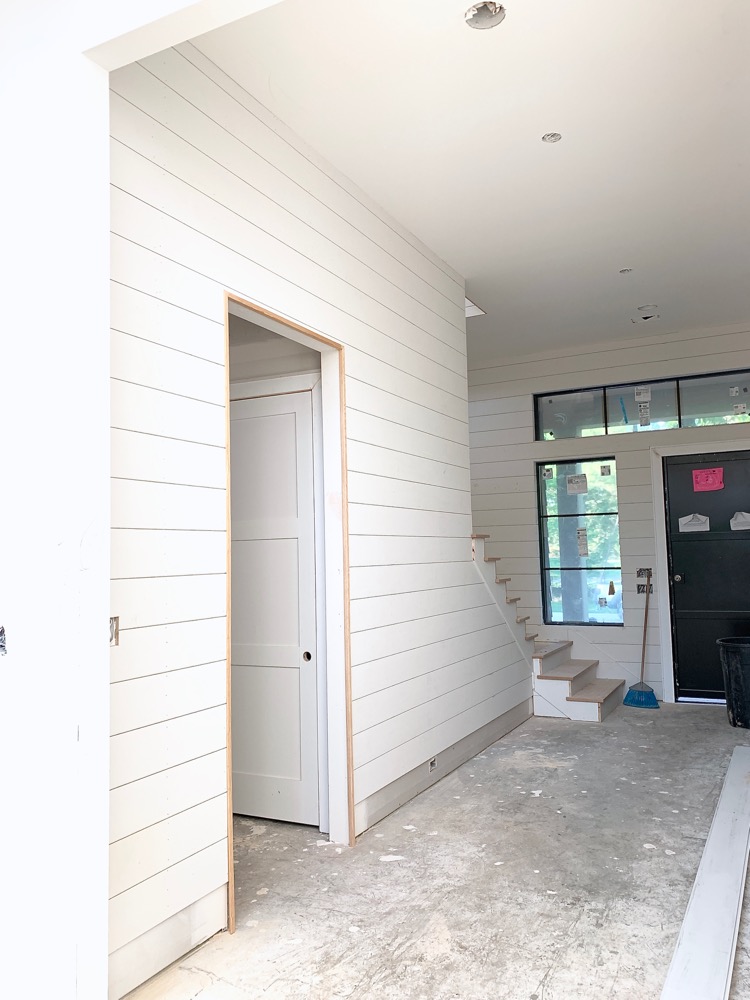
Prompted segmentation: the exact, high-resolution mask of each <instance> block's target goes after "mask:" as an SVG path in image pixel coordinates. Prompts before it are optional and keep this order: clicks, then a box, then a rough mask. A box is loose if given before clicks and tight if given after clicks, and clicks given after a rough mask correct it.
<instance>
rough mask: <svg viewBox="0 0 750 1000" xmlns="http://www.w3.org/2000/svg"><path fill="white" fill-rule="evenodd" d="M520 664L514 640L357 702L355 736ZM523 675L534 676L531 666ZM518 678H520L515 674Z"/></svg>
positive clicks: (524, 668) (525, 669) (354, 717)
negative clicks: (531, 674) (526, 673)
mask: <svg viewBox="0 0 750 1000" xmlns="http://www.w3.org/2000/svg"><path fill="white" fill-rule="evenodd" d="M519 662H520V654H519V651H518V646H517V645H516V643H515V642H514V641H513V640H512V639H511V640H510V641H509V642H508V643H506V645H505V646H503V647H501V648H500V649H490V650H487V651H486V652H484V653H479V654H477V655H476V656H467V657H466V658H465V659H463V660H459V661H458V662H456V663H450V664H447V665H446V666H444V667H440V668H436V669H434V670H432V671H430V673H429V674H421V675H420V676H418V677H414V678H411V679H409V680H405V681H403V682H402V683H400V684H397V685H395V686H394V687H390V688H387V689H385V690H381V691H378V692H376V693H374V694H372V695H369V696H368V697H365V698H359V699H357V700H356V701H355V702H354V706H353V716H352V727H353V731H354V733H355V734H360V733H364V732H365V731H366V730H368V729H370V728H372V727H374V726H378V725H381V724H382V723H383V722H384V721H387V720H389V719H391V718H395V717H396V716H398V715H402V714H404V713H406V712H408V711H411V710H412V709H416V708H418V707H419V706H420V705H424V704H426V703H427V702H430V701H434V700H435V699H436V698H439V697H441V696H442V695H446V694H449V693H451V692H458V691H460V690H461V689H462V688H464V687H466V686H467V685H469V684H472V683H474V682H475V681H478V680H480V679H481V678H483V677H487V676H488V675H490V674H497V673H498V671H503V670H504V669H505V668H506V667H508V666H509V665H510V664H513V663H519ZM519 670H521V676H523V672H524V671H526V672H529V673H530V672H531V668H530V667H529V666H528V664H526V665H524V666H523V668H521V667H519ZM514 676H516V674H514Z"/></svg>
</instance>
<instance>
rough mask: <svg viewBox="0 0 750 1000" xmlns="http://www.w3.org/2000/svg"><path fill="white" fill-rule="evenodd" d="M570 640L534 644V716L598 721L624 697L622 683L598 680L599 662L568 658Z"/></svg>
mask: <svg viewBox="0 0 750 1000" xmlns="http://www.w3.org/2000/svg"><path fill="white" fill-rule="evenodd" d="M572 648H573V643H572V642H571V641H566V642H540V643H536V644H535V648H534V655H533V659H532V663H533V675H534V714H535V715H541V716H548V717H554V718H566V719H573V720H575V721H576V722H601V721H602V720H603V719H605V718H606V717H607V715H609V713H610V712H612V711H613V710H614V709H615V708H617V706H618V705H619V704H621V702H622V699H623V694H624V688H625V682H624V681H622V680H616V679H609V678H605V677H598V676H597V670H598V666H599V661H598V660H577V659H572V658H571V657H570V653H571V651H572Z"/></svg>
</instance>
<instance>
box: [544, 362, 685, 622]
mask: <svg viewBox="0 0 750 1000" xmlns="http://www.w3.org/2000/svg"><path fill="white" fill-rule="evenodd" d="M667 381H673V380H672V379H668V380H667ZM628 384H629V383H628ZM545 395H549V393H545ZM586 462H594V463H596V464H598V465H607V464H608V463H612V464H613V465H614V466H615V488H616V489H617V459H616V457H615V456H614V455H606V456H599V455H595V456H593V457H590V458H583V457H577V458H560V459H557V458H555V459H550V460H541V461H537V462H535V463H534V464H535V473H536V496H537V519H536V520H537V530H538V533H539V583H540V590H541V594H542V622H543V624H544V625H560V626H563V627H567V626H576V627H578V626H581V627H584V626H585V627H588V628H624V626H625V611H624V607H623V608H622V611H621V618H622V621H619V622H592V621H567V620H565V619H564V620H562V621H553V620H552V610H551V608H550V601H549V598H548V588H547V575H548V574H549V573H550V572H552V571H553V570H559V571H560V572H562V570H563V567H562V566H560V567H557V566H555V567H551V566H549V565H548V562H549V550H548V546H547V543H546V541H545V530H544V522H545V520H549V519H550V518H551V517H552V518H567V517H612V516H615V515H616V516H617V517H618V525H617V534H618V547H619V549H620V565H619V567H615V566H605V567H586V568H583V567H577V566H575V567H572V568H570V569H568V568H566V572H568V571H570V572H577V573H585V572H587V570H588V569H597V568H598V569H603V570H617V572H619V574H620V588H621V591H622V589H623V587H622V576H623V570H622V539H621V538H620V526H619V516H620V498H619V491H617V510H616V511H596V512H594V513H591V514H582V515H581V514H579V515H575V514H552V515H549V514H544V513H543V509H544V498H543V490H544V483H545V479H544V478H543V476H542V469H546V468H549V467H550V466H563V465H579V464H584V463H586Z"/></svg>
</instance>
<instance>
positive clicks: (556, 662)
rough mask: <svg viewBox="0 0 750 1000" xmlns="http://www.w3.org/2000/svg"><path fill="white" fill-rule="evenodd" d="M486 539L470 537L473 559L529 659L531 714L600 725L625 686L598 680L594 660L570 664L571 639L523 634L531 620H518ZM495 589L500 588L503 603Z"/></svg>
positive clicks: (515, 600)
mask: <svg viewBox="0 0 750 1000" xmlns="http://www.w3.org/2000/svg"><path fill="white" fill-rule="evenodd" d="M489 537H490V536H489V535H472V536H471V545H472V552H473V554H474V560H475V562H476V564H477V566H478V568H479V570H480V573H481V574H482V577H483V579H484V582H485V584H486V585H487V587H488V589H489V590H490V592H491V593H492V595H493V596H494V598H495V601H496V602H497V604H498V607H499V608H500V610H501V612H502V614H503V617H504V618H505V620H506V621H507V623H508V625H509V627H510V629H511V631H512V632H513V634H514V636H515V639H516V642H517V643H518V645H519V647H520V648H521V651H522V652H523V653H524V656H525V657H526V659H527V660H529V659H530V660H531V670H532V675H533V682H534V715H541V716H546V717H550V718H560V719H573V720H575V721H576V722H601V721H602V720H603V719H605V718H606V717H607V716H608V715H609V713H610V712H612V711H613V710H614V709H615V708H617V706H618V705H621V704H622V700H623V697H624V691H623V689H624V687H625V681H624V680H617V679H614V678H607V677H598V676H597V670H598V666H599V661H598V660H576V659H572V658H571V655H570V654H571V653H572V652H573V641H572V640H570V639H569V640H565V641H562V642H553V641H547V640H543V639H542V640H540V639H539V637H538V634H537V633H536V632H529V631H528V630H527V622H528V621H529V617H530V616H529V615H518V613H517V611H516V605H517V604H518V602H519V601H520V600H521V598H520V597H512V596H510V593H509V591H508V584H509V583H510V582H511V578H510V577H509V576H502V575H501V573H500V571H499V569H498V563H499V562H500V561H501V557H500V556H486V555H485V554H484V543H485V541H486V540H487V539H488V538H489ZM498 586H500V587H502V588H503V592H502V593H503V594H504V597H505V600H504V601H503V600H502V599H501V593H500V592H498V590H497V587H498ZM532 643H533V646H532V645H531V644H532Z"/></svg>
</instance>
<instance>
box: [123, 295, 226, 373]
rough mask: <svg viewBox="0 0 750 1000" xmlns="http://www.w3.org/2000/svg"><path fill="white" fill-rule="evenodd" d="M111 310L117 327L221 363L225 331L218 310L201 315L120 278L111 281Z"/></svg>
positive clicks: (223, 356)
mask: <svg viewBox="0 0 750 1000" xmlns="http://www.w3.org/2000/svg"><path fill="white" fill-rule="evenodd" d="M220 304H221V303H220V302H219V303H217V306H218V305H220ZM110 309H111V315H112V326H113V327H114V328H115V329H116V330H121V331H122V332H123V333H131V334H134V335H135V336H137V337H141V338H143V339H144V340H149V341H151V342H152V343H154V344H162V345H163V346H164V347H171V348H173V349H175V350H178V351H184V352H185V353H186V354H192V355H194V356H195V357H196V358H203V359H205V360H206V361H212V362H214V364H218V365H223V364H224V358H225V351H226V331H225V329H224V317H223V315H222V314H221V312H220V313H219V314H218V315H217V316H216V317H214V316H213V315H212V316H211V318H208V317H206V316H201V315H199V314H198V313H195V312H191V310H190V309H187V308H183V307H182V306H181V305H180V304H179V303H177V304H175V303H170V302H164V301H162V300H161V299H159V298H154V296H153V295H148V294H147V293H145V292H143V291H141V290H140V289H138V288H131V287H129V286H128V285H123V284H121V282H119V281H112V283H111V288H110Z"/></svg>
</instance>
